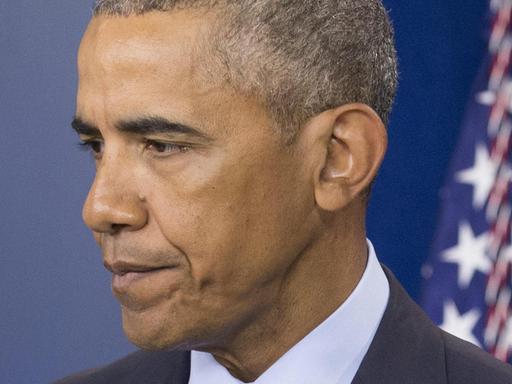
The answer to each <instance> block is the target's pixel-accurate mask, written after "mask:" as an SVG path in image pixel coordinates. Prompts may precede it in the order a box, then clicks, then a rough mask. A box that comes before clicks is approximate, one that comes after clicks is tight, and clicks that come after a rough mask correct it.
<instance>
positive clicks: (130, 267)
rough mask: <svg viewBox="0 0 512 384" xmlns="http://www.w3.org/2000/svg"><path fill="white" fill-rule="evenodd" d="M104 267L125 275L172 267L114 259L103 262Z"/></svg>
mask: <svg viewBox="0 0 512 384" xmlns="http://www.w3.org/2000/svg"><path fill="white" fill-rule="evenodd" d="M103 265H104V266H105V268H107V269H108V270H109V271H110V272H112V273H113V274H115V275H121V276H122V275H125V274H127V273H129V272H149V271H154V270H157V269H164V268H172V266H162V265H145V264H135V263H130V262H128V261H120V260H119V261H114V262H108V261H105V262H104V263H103Z"/></svg>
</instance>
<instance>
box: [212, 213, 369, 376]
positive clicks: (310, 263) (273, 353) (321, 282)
mask: <svg viewBox="0 0 512 384" xmlns="http://www.w3.org/2000/svg"><path fill="white" fill-rule="evenodd" d="M335 227H336V230H335V231H334V230H331V231H325V232H323V234H322V235H321V236H320V237H318V238H316V239H315V241H314V242H313V243H312V244H309V245H308V247H306V249H304V250H303V252H302V253H301V254H300V255H299V257H298V258H297V259H296V262H295V263H294V264H293V265H291V266H290V269H289V271H288V274H287V276H286V278H285V279H284V280H282V281H280V282H279V287H278V289H277V290H278V291H279V295H278V296H277V297H276V300H275V301H274V302H273V303H272V305H270V306H269V309H268V310H265V311H262V312H261V313H258V316H257V318H255V319H252V321H251V322H250V324H248V325H246V326H245V327H243V329H241V330H239V331H238V332H237V333H236V335H234V336H232V337H231V338H230V339H229V342H228V343H226V344H223V345H222V346H221V347H219V348H208V349H205V350H206V351H207V352H210V353H212V354H213V356H214V357H215V359H216V360H217V361H218V362H219V363H220V364H222V365H223V366H224V367H225V368H226V369H228V370H229V371H230V373H231V375H233V376H234V377H236V378H238V379H239V380H241V381H244V382H252V381H254V380H256V379H257V378H258V377H259V376H260V375H261V374H262V373H263V372H265V371H266V370H267V369H268V368H269V367H270V366H271V365H272V364H274V363H275V362H276V361H277V360H278V359H279V358H280V357H281V356H282V355H283V354H284V353H286V352H287V351H288V350H289V349H291V348H292V347H293V346H294V345H295V344H297V343H298V342H299V341H300V340H301V339H302V338H304V337H305V336H306V335H307V334H308V333H310V332H311V331H312V330H313V329H314V328H316V327H317V326H318V325H319V324H321V323H322V322H323V321H324V320H325V319H327V318H328V317H329V315H331V314H332V313H333V312H334V311H335V310H336V309H337V308H338V307H339V306H340V305H341V304H342V303H343V302H344V301H345V300H346V299H347V298H348V297H349V295H350V294H351V292H352V291H353V290H354V288H355V287H356V286H357V283H358V282H359V280H360V279H361V276H362V275H363V273H364V270H365V267H366V263H367V252H368V249H367V245H366V238H365V235H364V233H365V232H364V230H361V229H362V228H364V227H363V225H361V226H359V227H358V226H357V225H353V222H352V225H347V226H343V225H336V226H335ZM355 228H360V230H359V231H358V230H357V229H355ZM331 229H333V227H331Z"/></svg>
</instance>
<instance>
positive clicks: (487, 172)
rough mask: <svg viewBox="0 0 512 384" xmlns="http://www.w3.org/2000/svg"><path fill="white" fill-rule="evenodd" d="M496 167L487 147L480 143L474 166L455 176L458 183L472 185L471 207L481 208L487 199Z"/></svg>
mask: <svg viewBox="0 0 512 384" xmlns="http://www.w3.org/2000/svg"><path fill="white" fill-rule="evenodd" d="M497 171H498V166H497V165H496V164H495V163H494V161H492V159H491V157H490V155H489V151H488V150H487V147H486V146H485V145H484V144H482V143H480V144H478V145H477V147H476V153H475V165H474V166H473V167H472V168H468V169H466V170H464V171H460V172H458V173H457V175H456V179H457V181H458V182H459V183H463V184H471V185H473V207H474V208H475V209H476V208H482V207H483V206H484V205H485V202H486V201H487V199H488V198H489V194H490V193H491V189H492V186H493V184H494V179H495V176H496V172H497Z"/></svg>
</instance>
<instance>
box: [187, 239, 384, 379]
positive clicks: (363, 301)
mask: <svg viewBox="0 0 512 384" xmlns="http://www.w3.org/2000/svg"><path fill="white" fill-rule="evenodd" d="M388 298H389V283H388V281H387V278H386V275H385V274H384V271H383V270H382V268H381V266H380V264H379V262H378V260H377V256H376V254H375V250H374V248H373V245H372V244H371V242H370V241H368V262H367V265H366V269H365V271H364V273H363V276H362V277H361V280H360V281H359V283H358V284H357V286H356V288H355V289H354V291H353V292H352V293H351V294H350V296H349V297H348V298H347V300H345V302H344V303H343V304H341V306H340V307H338V309H336V311H334V312H333V313H332V314H331V315H330V316H329V317H328V318H327V319H326V320H325V321H323V322H322V323H321V324H320V325H318V326H317V327H316V328H315V329H313V331H311V332H310V333H309V334H308V335H306V337H304V338H303V339H302V340H301V341H299V342H298V343H297V344H295V346H293V347H292V348H291V349H290V350H289V351H288V352H286V353H285V354H284V355H283V356H281V357H280V358H279V359H278V360H277V361H276V362H275V363H274V364H273V365H272V366H271V367H270V368H269V369H268V370H267V371H265V372H264V373H263V374H262V375H261V376H260V377H259V378H258V379H257V380H256V381H254V383H255V384H311V383H321V384H350V383H351V382H352V379H353V378H354V376H355V374H356V372H357V370H358V368H359V366H360V365H361V362H362V360H363V357H364V356H365V355H366V352H367V351H368V348H369V347H370V343H371V342H372V340H373V337H374V336H375V332H376V331H377V328H378V326H379V323H380V321H381V319H382V316H383V314H384V311H385V309H386V306H387V302H388ZM241 383H242V381H239V380H238V379H236V378H234V377H233V376H231V374H230V373H229V371H228V370H227V369H225V368H224V367H223V366H222V365H220V364H219V363H218V362H217V361H216V360H215V359H214V358H213V356H212V355H210V354H209V353H205V352H198V351H192V357H191V370H190V379H189V384H241Z"/></svg>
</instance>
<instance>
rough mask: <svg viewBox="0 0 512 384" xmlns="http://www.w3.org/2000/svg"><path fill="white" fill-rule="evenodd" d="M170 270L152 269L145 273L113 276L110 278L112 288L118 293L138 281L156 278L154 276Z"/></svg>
mask: <svg viewBox="0 0 512 384" xmlns="http://www.w3.org/2000/svg"><path fill="white" fill-rule="evenodd" d="M170 269H172V268H160V269H153V270H151V271H146V272H128V273H125V274H124V275H116V274H114V275H113V276H112V288H113V289H114V290H115V291H118V292H122V291H126V290H127V289H128V288H129V287H130V286H131V285H133V284H135V283H137V282H138V281H140V280H144V279H149V278H151V277H156V275H158V274H160V273H163V272H165V271H169V270H170Z"/></svg>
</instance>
